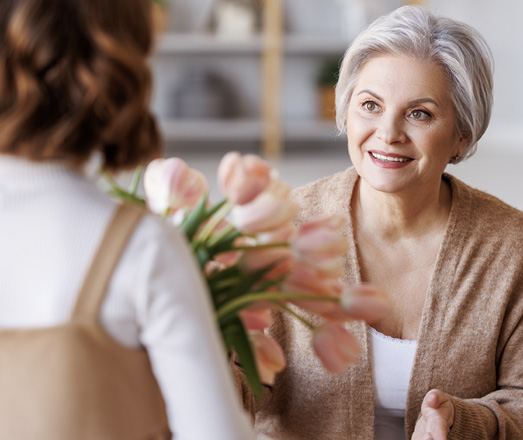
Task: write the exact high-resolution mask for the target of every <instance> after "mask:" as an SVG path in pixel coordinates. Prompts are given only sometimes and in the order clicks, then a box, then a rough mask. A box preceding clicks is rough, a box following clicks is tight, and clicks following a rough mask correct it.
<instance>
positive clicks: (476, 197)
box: [445, 174, 523, 238]
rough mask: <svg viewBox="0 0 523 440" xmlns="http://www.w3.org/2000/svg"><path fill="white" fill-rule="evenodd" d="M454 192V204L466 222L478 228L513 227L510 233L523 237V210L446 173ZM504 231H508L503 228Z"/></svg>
mask: <svg viewBox="0 0 523 440" xmlns="http://www.w3.org/2000/svg"><path fill="white" fill-rule="evenodd" d="M445 178H446V179H447V180H448V181H449V182H450V184H451V187H452V193H453V198H454V201H453V205H455V206H457V207H459V208H460V212H461V213H462V215H463V216H467V218H466V219H464V220H466V222H467V223H469V224H473V225H474V226H475V227H476V228H480V229H484V228H487V229H489V230H491V233H495V231H496V230H498V229H500V228H503V229H505V228H513V229H514V231H510V233H512V232H513V233H518V234H520V235H521V237H522V238H523V211H521V210H519V209H517V208H515V207H513V206H510V205H509V204H507V203H505V202H503V201H502V200H500V199H499V198H498V197H495V196H493V195H491V194H488V193H486V192H484V191H482V190H479V189H477V188H473V187H471V186H469V185H467V184H466V183H464V182H462V181H461V180H459V179H457V178H456V177H454V176H451V175H449V174H445ZM503 233H507V231H506V230H503Z"/></svg>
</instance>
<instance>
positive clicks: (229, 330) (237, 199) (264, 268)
mask: <svg viewBox="0 0 523 440" xmlns="http://www.w3.org/2000/svg"><path fill="white" fill-rule="evenodd" d="M139 176H140V173H139V172H138V173H136V174H135V179H133V184H132V186H131V189H130V190H129V191H125V190H123V189H122V188H121V187H119V186H118V185H117V184H116V182H115V181H114V180H113V179H111V178H110V177H108V178H109V179H110V183H111V185H112V193H113V194H114V195H116V196H119V197H121V198H123V199H125V200H128V201H131V202H136V203H142V204H145V205H146V206H147V207H148V209H149V210H150V211H151V212H152V213H154V214H157V215H159V216H162V217H163V218H165V220H166V221H168V222H171V223H172V224H173V227H179V228H181V230H182V231H183V232H184V233H185V235H186V237H187V240H188V241H189V243H190V245H191V247H192V251H193V252H194V255H195V258H196V259H197V260H198V263H199V265H200V267H201V270H202V274H203V276H204V277H205V279H206V281H207V285H208V287H209V292H210V294H211V297H212V302H213V304H214V307H215V310H216V318H217V321H218V325H219V328H220V329H221V332H222V336H223V340H224V342H225V346H226V348H227V350H228V353H229V354H230V353H232V352H235V353H236V356H237V358H238V361H239V362H240V363H241V365H242V367H243V370H244V373H245V375H246V379H247V381H248V383H249V386H250V387H251V389H252V390H253V392H254V393H255V395H257V396H260V395H261V384H262V383H265V384H272V383H273V382H274V378H275V375H276V373H278V372H280V371H281V370H282V369H284V368H285V356H284V353H283V351H282V349H281V347H280V346H279V345H278V343H277V342H276V341H275V340H274V339H272V338H271V337H270V336H269V335H268V334H266V332H265V329H266V328H267V327H269V325H270V323H271V313H272V311H273V310H279V311H281V312H282V313H288V314H290V315H292V316H293V317H295V318H296V319H298V320H299V321H301V322H302V323H303V324H304V325H305V326H307V327H309V328H310V330H311V332H312V344H313V349H314V351H315V353H316V355H317V356H318V358H319V359H320V361H321V362H322V363H323V365H324V366H325V368H326V369H327V370H328V371H331V372H341V371H343V370H345V369H346V368H347V366H348V365H349V364H350V363H352V362H354V361H355V360H356V359H357V358H358V356H359V352H360V347H359V344H358V341H357V340H356V338H355V337H354V336H353V335H352V334H351V333H349V332H348V331H347V330H346V329H345V327H344V325H343V323H344V322H345V321H349V320H354V319H365V320H372V319H377V318H379V317H381V316H383V315H384V314H385V313H386V312H387V311H388V309H389V302H388V299H387V298H386V297H385V296H384V295H383V294H381V293H380V292H379V291H377V290H375V289H373V288H371V287H370V286H366V285H361V286H352V287H346V286H344V285H343V284H342V283H341V281H340V279H339V278H340V277H341V275H342V272H343V262H342V256H343V255H344V254H345V252H346V251H347V244H346V241H345V240H344V239H343V238H342V236H341V233H340V229H341V227H342V226H343V220H342V219H341V218H339V217H336V216H331V217H328V218H322V219H313V220H311V221H308V222H306V223H303V224H301V225H300V226H295V225H294V223H293V220H294V218H295V216H296V213H297V207H296V206H295V205H294V204H293V203H292V202H291V200H290V187H289V185H287V184H284V183H283V182H281V181H280V180H279V178H278V176H277V175H276V173H275V171H274V170H273V169H272V168H271V167H270V165H269V164H268V163H267V162H265V161H264V160H262V159H261V158H260V157H258V156H256V155H252V154H250V155H249V154H248V155H244V156H242V155H240V154H239V153H236V152H231V153H228V154H226V155H225V156H224V157H223V159H222V160H221V162H220V165H219V167H218V187H219V189H220V191H221V192H222V193H223V195H224V197H225V198H224V200H223V201H221V202H219V203H217V204H211V203H210V202H209V200H208V183H207V180H206V178H205V177H204V175H203V174H202V173H200V172H199V171H197V170H195V169H191V168H189V167H188V166H187V164H186V163H185V162H184V161H183V160H181V159H179V158H168V159H157V160H154V161H152V162H151V163H150V164H149V165H148V166H147V168H146V170H145V173H144V176H143V186H144V190H145V195H146V197H145V199H142V198H140V197H139V196H137V194H136V189H137V186H138V182H139V179H140V177H139ZM311 313H312V314H315V315H318V316H320V317H321V318H322V321H321V322H322V324H321V325H313V324H312V323H311V319H307V316H308V317H310V315H311ZM314 321H315V322H317V320H314Z"/></svg>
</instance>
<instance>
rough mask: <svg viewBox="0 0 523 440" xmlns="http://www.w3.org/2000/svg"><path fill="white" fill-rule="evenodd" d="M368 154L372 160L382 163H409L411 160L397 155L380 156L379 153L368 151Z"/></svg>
mask: <svg viewBox="0 0 523 440" xmlns="http://www.w3.org/2000/svg"><path fill="white" fill-rule="evenodd" d="M369 154H370V155H371V156H372V157H373V158H374V159H377V160H380V161H382V162H409V161H411V160H413V159H412V158H410V157H406V156H400V155H399V154H393V153H388V154H381V153H376V152H374V151H369Z"/></svg>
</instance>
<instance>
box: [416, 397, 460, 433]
mask: <svg viewBox="0 0 523 440" xmlns="http://www.w3.org/2000/svg"><path fill="white" fill-rule="evenodd" d="M421 420H422V421H423V424H422V425H421V424H420V428H421V427H422V426H423V429H422V430H421V431H422V432H423V435H422V436H421V437H420V439H421V440H446V439H447V434H448V433H449V430H450V427H451V426H452V424H453V423H454V405H453V403H452V400H451V398H450V396H449V395H447V394H446V393H444V392H443V391H440V390H431V391H429V392H428V393H427V394H426V395H425V398H424V399H423V403H422V404H421V419H420V421H421Z"/></svg>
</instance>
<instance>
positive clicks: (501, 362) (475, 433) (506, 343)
mask: <svg viewBox="0 0 523 440" xmlns="http://www.w3.org/2000/svg"><path fill="white" fill-rule="evenodd" d="M518 296H521V295H518ZM522 303H523V301H521V300H519V305H516V304H509V306H508V307H509V310H508V312H507V316H506V317H505V319H504V324H503V328H502V331H501V334H500V342H499V347H498V359H497V390H495V391H493V392H492V393H489V394H487V395H486V396H484V397H482V398H480V399H459V398H456V397H453V398H452V401H453V403H454V409H455V416H454V424H453V426H452V429H451V433H450V435H449V440H458V439H459V440H467V439H471V440H472V439H474V440H476V439H481V440H483V439H484V440H491V439H507V440H510V439H516V438H518V439H519V438H523V310H522V309H523V306H522Z"/></svg>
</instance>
